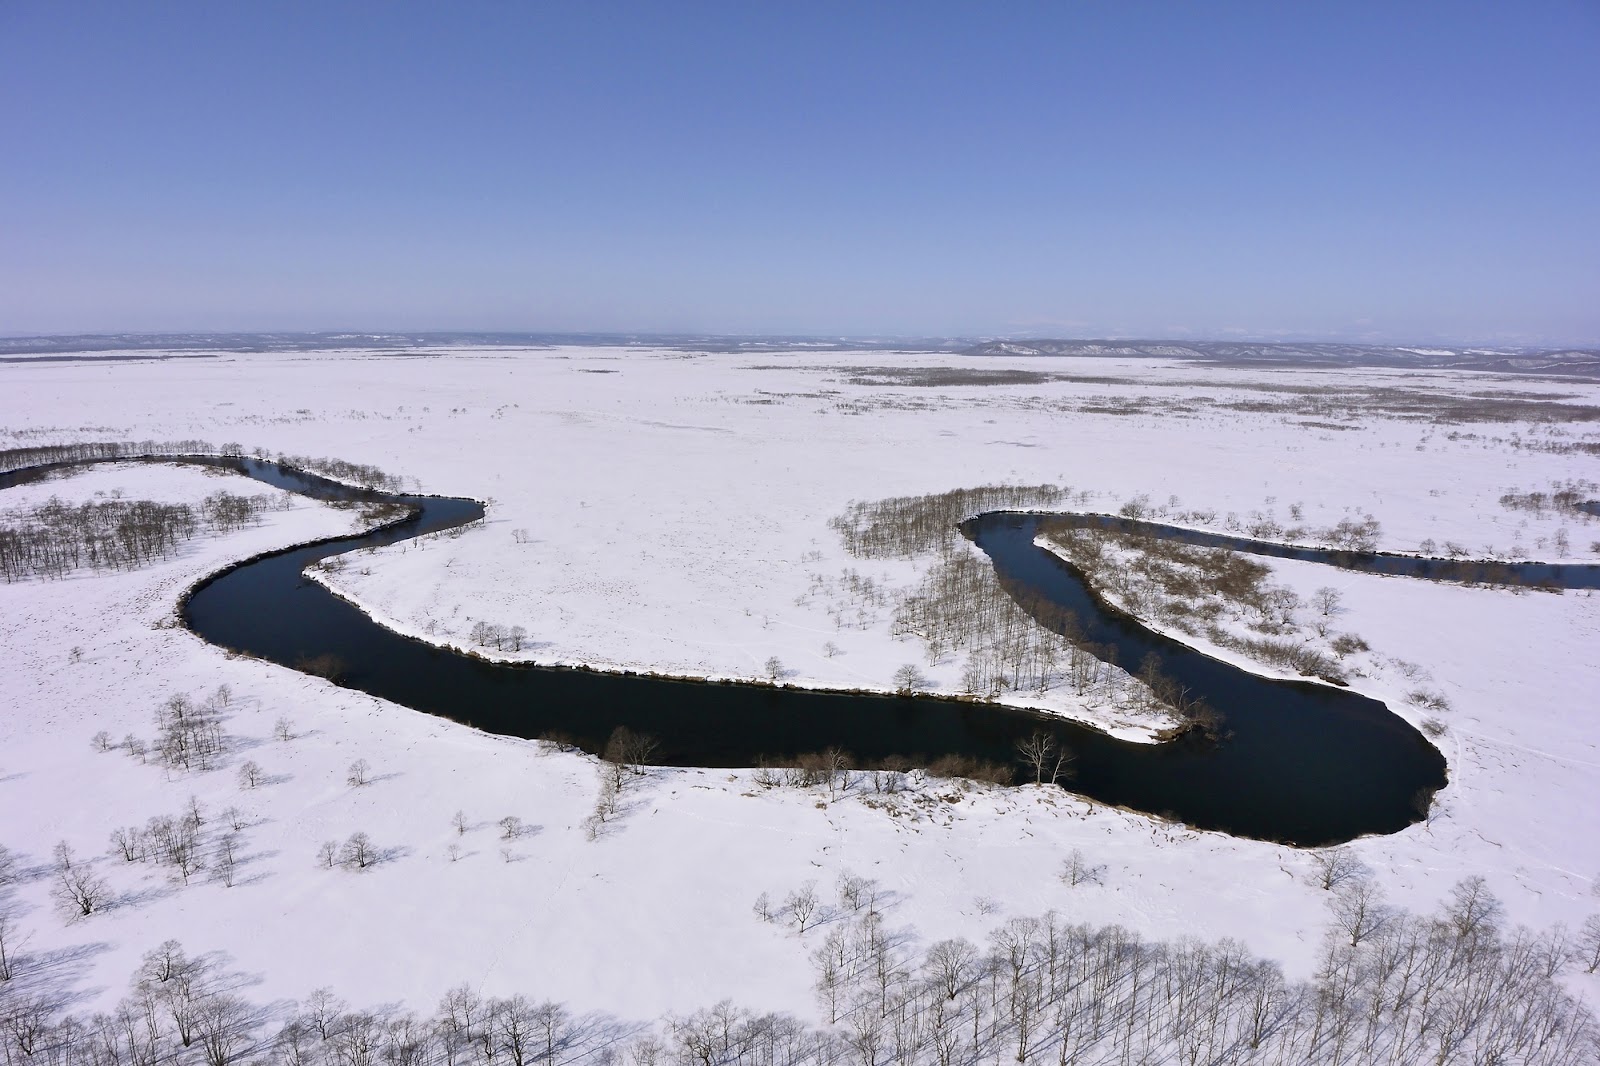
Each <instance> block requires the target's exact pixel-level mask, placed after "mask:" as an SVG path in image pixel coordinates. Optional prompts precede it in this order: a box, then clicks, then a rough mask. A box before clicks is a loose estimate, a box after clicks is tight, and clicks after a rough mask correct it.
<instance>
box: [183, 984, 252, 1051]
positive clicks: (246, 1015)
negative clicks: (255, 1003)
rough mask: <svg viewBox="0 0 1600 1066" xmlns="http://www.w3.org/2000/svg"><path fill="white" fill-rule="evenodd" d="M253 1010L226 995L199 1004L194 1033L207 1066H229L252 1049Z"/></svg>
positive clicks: (216, 993)
mask: <svg viewBox="0 0 1600 1066" xmlns="http://www.w3.org/2000/svg"><path fill="white" fill-rule="evenodd" d="M252 1013H253V1012H252V1010H251V1007H250V1005H249V1004H248V1003H246V1002H245V1001H244V1000H243V999H240V998H239V997H238V996H235V995H233V994H231V993H227V992H214V993H212V994H210V995H208V996H206V997H204V998H203V999H201V1000H200V1002H199V1007H198V1009H197V1011H196V1014H195V1023H196V1024H195V1031H196V1036H197V1038H198V1040H199V1043H200V1049H201V1051H203V1052H204V1053H205V1062H206V1066H230V1064H231V1063H233V1062H235V1061H236V1060H237V1059H239V1058H240V1057H241V1056H242V1055H243V1054H244V1053H245V1052H246V1051H248V1050H249V1049H250V1043H251V1041H250V1029H251V1027H252Z"/></svg>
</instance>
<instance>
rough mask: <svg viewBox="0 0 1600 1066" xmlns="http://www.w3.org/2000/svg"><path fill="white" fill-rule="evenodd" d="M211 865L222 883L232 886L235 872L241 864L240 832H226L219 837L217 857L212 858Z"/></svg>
mask: <svg viewBox="0 0 1600 1066" xmlns="http://www.w3.org/2000/svg"><path fill="white" fill-rule="evenodd" d="M211 865H212V869H213V870H215V871H216V874H217V877H218V878H220V879H221V881H222V883H223V884H224V885H225V886H227V887H228V888H232V887H233V879H234V872H235V870H236V869H237V868H238V865H239V837H238V834H236V833H224V834H222V836H221V837H220V838H218V840H217V853H216V857H215V858H214V859H213V860H212V864H211Z"/></svg>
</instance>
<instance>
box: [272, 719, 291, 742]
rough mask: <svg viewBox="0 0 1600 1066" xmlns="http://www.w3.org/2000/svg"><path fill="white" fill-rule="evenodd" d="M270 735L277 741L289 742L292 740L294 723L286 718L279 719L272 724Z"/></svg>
mask: <svg viewBox="0 0 1600 1066" xmlns="http://www.w3.org/2000/svg"><path fill="white" fill-rule="evenodd" d="M272 735H273V736H274V737H276V738H277V739H279V740H282V741H289V740H293V739H294V723H293V722H291V721H289V719H288V718H279V719H278V720H277V721H276V722H273V723H272Z"/></svg>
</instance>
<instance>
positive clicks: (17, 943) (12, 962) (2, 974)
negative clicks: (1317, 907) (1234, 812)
mask: <svg viewBox="0 0 1600 1066" xmlns="http://www.w3.org/2000/svg"><path fill="white" fill-rule="evenodd" d="M21 947H22V932H21V930H20V929H19V928H18V926H17V919H16V918H15V917H14V916H13V915H12V914H11V911H10V910H9V909H8V908H7V907H6V906H5V905H4V904H0V983H3V982H6V981H9V980H11V978H12V977H13V976H14V974H15V972H16V964H17V952H18V950H19V949H20V948H21ZM1591 969H1593V967H1591Z"/></svg>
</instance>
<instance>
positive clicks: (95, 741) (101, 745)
mask: <svg viewBox="0 0 1600 1066" xmlns="http://www.w3.org/2000/svg"><path fill="white" fill-rule="evenodd" d="M89 744H90V746H91V747H92V748H94V750H95V751H110V750H111V749H112V748H113V747H115V745H113V744H112V743H111V734H110V733H107V732H106V731H105V730H104V729H102V730H100V732H98V733H96V734H95V735H94V736H93V737H92V738H90V741H89Z"/></svg>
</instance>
